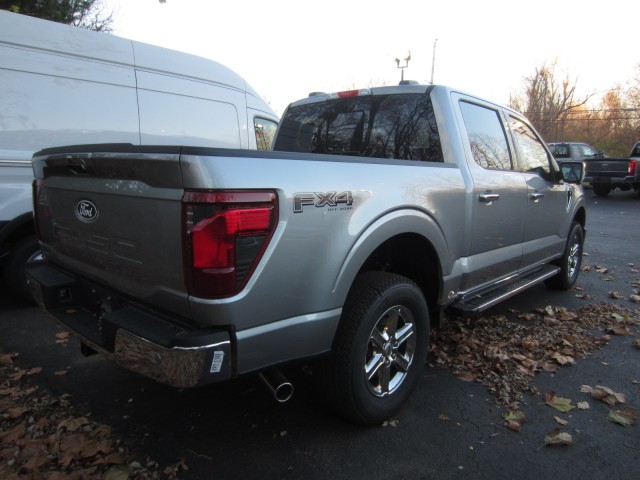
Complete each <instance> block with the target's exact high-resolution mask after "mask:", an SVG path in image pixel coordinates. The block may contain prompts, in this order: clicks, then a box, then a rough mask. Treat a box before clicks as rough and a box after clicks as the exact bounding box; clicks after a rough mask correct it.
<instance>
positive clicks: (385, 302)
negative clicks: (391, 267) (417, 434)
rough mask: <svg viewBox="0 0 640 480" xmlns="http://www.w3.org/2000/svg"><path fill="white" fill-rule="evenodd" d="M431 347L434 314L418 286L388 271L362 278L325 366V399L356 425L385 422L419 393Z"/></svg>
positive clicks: (345, 307) (368, 274) (344, 312)
mask: <svg viewBox="0 0 640 480" xmlns="http://www.w3.org/2000/svg"><path fill="white" fill-rule="evenodd" d="M428 342H429V310H428V308H427V303H426V301H425V298H424V296H423V295H422V292H421V291H420V289H419V288H418V286H417V285H416V284H415V283H413V282H412V281H411V280H409V279H407V278H405V277H402V276H400V275H395V274H391V273H386V272H367V273H364V274H362V275H360V276H359V277H358V278H357V279H356V282H355V283H354V286H353V288H352V289H351V291H350V293H349V297H348V298H347V302H346V303H345V306H344V309H343V314H342V319H341V322H340V326H339V328H338V331H337V333H336V338H335V340H334V344H333V348H332V352H331V355H330V357H329V358H328V359H327V360H326V361H325V363H324V364H323V365H322V367H321V370H322V372H321V388H322V389H323V394H324V396H325V399H326V400H327V401H328V403H329V405H330V406H331V407H332V408H333V409H334V410H335V411H336V412H337V413H338V414H340V415H342V416H344V417H345V418H347V419H349V420H352V421H354V422H356V423H359V424H363V425H374V424H380V423H382V422H383V421H384V420H387V419H388V418H389V417H391V416H392V415H394V414H395V413H396V412H397V411H398V409H399V408H400V407H401V405H402V404H403V403H404V401H405V400H406V399H407V398H408V397H409V395H410V394H411V392H412V391H413V390H414V388H415V386H416V383H417V382H418V380H419V378H420V373H421V372H422V369H423V366H424V361H425V357H426V353H427V346H428Z"/></svg>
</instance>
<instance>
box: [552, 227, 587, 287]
mask: <svg viewBox="0 0 640 480" xmlns="http://www.w3.org/2000/svg"><path fill="white" fill-rule="evenodd" d="M583 249H584V229H583V228H582V225H580V224H579V223H578V222H573V224H572V225H571V232H570V233H569V237H568V238H567V244H566V246H565V248H564V255H563V256H562V258H561V259H560V260H558V261H557V262H556V265H558V266H559V267H560V271H559V272H558V274H557V275H555V276H553V277H551V278H550V279H548V280H547V281H546V284H547V286H549V287H551V288H555V289H556V290H569V289H570V288H571V287H573V286H574V285H575V283H576V280H578V275H579V274H580V266H581V265H582V250H583Z"/></svg>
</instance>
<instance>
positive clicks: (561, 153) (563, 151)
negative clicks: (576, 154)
mask: <svg viewBox="0 0 640 480" xmlns="http://www.w3.org/2000/svg"><path fill="white" fill-rule="evenodd" d="M551 153H553V156H554V157H556V158H571V153H570V152H569V145H554V146H553V147H552V148H551Z"/></svg>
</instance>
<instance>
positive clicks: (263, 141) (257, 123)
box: [253, 117, 278, 150]
mask: <svg viewBox="0 0 640 480" xmlns="http://www.w3.org/2000/svg"><path fill="white" fill-rule="evenodd" d="M253 128H254V130H255V132H256V145H257V147H258V150H271V146H272V145H273V138H274V137H275V136H276V130H277V128H278V124H277V123H276V122H274V121H272V120H267V119H266V118H260V117H255V118H254V119H253Z"/></svg>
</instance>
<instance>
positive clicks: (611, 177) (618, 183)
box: [549, 142, 640, 197]
mask: <svg viewBox="0 0 640 480" xmlns="http://www.w3.org/2000/svg"><path fill="white" fill-rule="evenodd" d="M549 149H550V150H551V153H553V156H554V157H555V159H556V162H558V164H562V162H563V161H583V162H584V165H585V177H584V182H585V183H588V184H590V185H591V186H592V187H593V192H594V193H595V194H596V195H597V196H599V197H605V196H607V195H608V194H609V192H611V190H614V189H616V188H619V189H620V190H622V191H628V190H631V189H633V190H634V191H635V192H638V193H640V168H639V167H638V163H639V162H640V142H636V144H635V145H634V146H633V148H632V149H631V153H630V155H629V157H630V158H612V157H607V156H606V155H605V154H604V152H602V151H600V152H596V150H595V149H594V148H593V147H591V146H590V145H588V144H586V143H578V142H562V143H551V144H549Z"/></svg>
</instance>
